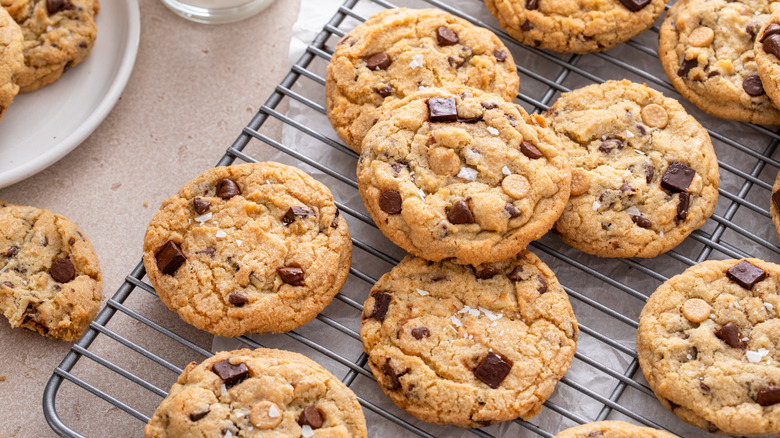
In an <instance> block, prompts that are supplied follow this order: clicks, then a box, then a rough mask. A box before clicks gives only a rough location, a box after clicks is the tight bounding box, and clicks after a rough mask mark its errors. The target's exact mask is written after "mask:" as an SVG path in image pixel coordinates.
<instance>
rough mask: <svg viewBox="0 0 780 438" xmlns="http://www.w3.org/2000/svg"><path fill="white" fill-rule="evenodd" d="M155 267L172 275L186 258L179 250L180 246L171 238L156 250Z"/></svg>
mask: <svg viewBox="0 0 780 438" xmlns="http://www.w3.org/2000/svg"><path fill="white" fill-rule="evenodd" d="M155 257H156V258H157V269H159V270H160V272H162V273H163V274H166V275H173V274H174V273H176V270H177V269H179V267H180V266H181V265H182V263H184V262H185V261H186V260H187V258H186V257H184V254H183V253H182V252H181V248H179V245H177V244H176V243H175V242H174V241H173V240H169V241H168V242H166V243H165V245H163V247H162V248H160V250H159V251H157V254H156V256H155Z"/></svg>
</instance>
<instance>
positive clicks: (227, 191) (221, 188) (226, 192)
mask: <svg viewBox="0 0 780 438" xmlns="http://www.w3.org/2000/svg"><path fill="white" fill-rule="evenodd" d="M240 194H241V189H239V188H238V184H236V182H235V181H233V180H232V179H230V178H222V179H221V180H219V181H217V196H219V197H220V198H222V199H230V198H232V197H233V196H236V195H240Z"/></svg>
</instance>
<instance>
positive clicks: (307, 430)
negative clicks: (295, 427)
mask: <svg viewBox="0 0 780 438" xmlns="http://www.w3.org/2000/svg"><path fill="white" fill-rule="evenodd" d="M301 435H303V436H304V438H311V437H313V436H314V431H313V430H312V428H311V426H309V425H308V424H304V425H303V426H302V427H301Z"/></svg>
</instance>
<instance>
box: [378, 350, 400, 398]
mask: <svg viewBox="0 0 780 438" xmlns="http://www.w3.org/2000/svg"><path fill="white" fill-rule="evenodd" d="M382 373H384V375H386V376H387V377H388V378H389V379H390V382H389V383H390V386H389V389H390V390H393V391H396V390H399V389H401V380H400V379H399V377H400V376H399V375H398V373H397V372H396V371H395V369H394V368H393V366H392V365H390V358H389V357H388V358H387V360H386V361H385V364H384V365H382Z"/></svg>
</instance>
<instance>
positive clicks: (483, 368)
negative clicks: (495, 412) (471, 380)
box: [474, 352, 512, 389]
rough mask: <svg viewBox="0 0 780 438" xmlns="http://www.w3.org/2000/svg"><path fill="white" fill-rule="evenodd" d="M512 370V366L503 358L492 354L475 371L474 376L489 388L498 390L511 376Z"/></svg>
mask: <svg viewBox="0 0 780 438" xmlns="http://www.w3.org/2000/svg"><path fill="white" fill-rule="evenodd" d="M511 369H512V365H510V364H509V363H507V362H506V361H504V359H503V358H502V357H501V356H499V355H497V354H495V353H493V352H490V353H488V354H487V356H485V358H484V359H482V362H480V363H479V365H478V366H477V368H476V369H475V370H474V376H475V377H476V378H477V379H479V380H481V381H482V382H484V383H485V384H486V385H487V386H489V387H491V388H493V389H496V388H498V387H499V385H501V382H503V381H504V379H505V378H506V376H507V375H509V370H511Z"/></svg>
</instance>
